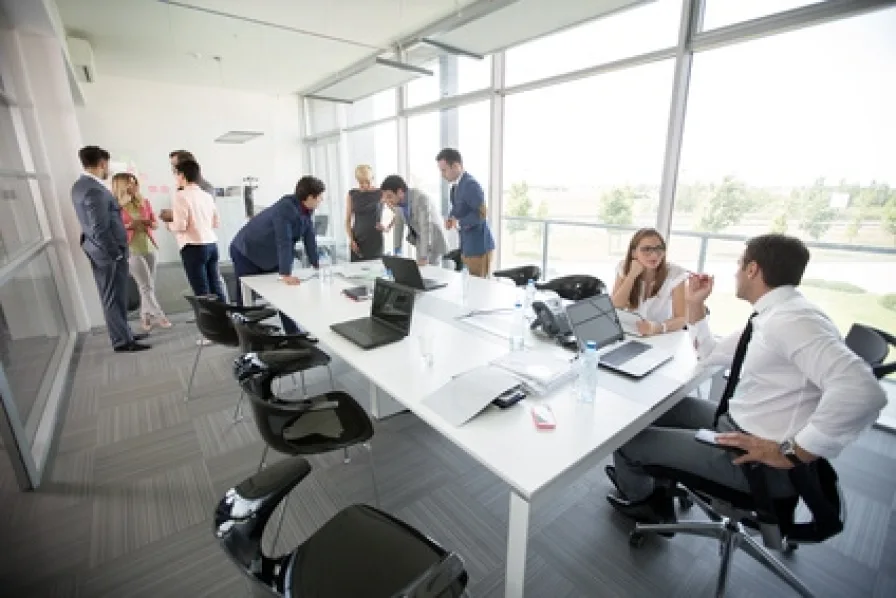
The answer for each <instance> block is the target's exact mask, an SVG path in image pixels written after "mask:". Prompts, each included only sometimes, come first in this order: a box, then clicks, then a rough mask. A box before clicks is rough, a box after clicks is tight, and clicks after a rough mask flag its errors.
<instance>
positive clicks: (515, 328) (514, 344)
mask: <svg viewBox="0 0 896 598" xmlns="http://www.w3.org/2000/svg"><path fill="white" fill-rule="evenodd" d="M525 338H526V314H525V313H524V312H523V304H522V303H520V302H519V301H517V302H516V304H515V305H514V307H513V324H512V328H511V330H510V350H511V351H522V350H523V349H524V348H525V341H524V339H525Z"/></svg>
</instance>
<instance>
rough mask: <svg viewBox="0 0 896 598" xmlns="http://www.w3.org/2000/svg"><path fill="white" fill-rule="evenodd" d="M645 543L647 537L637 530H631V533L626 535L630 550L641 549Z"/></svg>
mask: <svg viewBox="0 0 896 598" xmlns="http://www.w3.org/2000/svg"><path fill="white" fill-rule="evenodd" d="M646 541H647V535H646V534H643V533H641V532H639V531H638V530H632V532H631V533H630V534H629V535H628V545H629V546H631V547H632V548H642V547H643V546H644V543H645V542H646Z"/></svg>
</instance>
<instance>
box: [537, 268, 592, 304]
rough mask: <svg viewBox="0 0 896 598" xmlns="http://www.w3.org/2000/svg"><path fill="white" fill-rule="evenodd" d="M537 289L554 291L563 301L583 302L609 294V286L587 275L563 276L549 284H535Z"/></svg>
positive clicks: (550, 281)
mask: <svg viewBox="0 0 896 598" xmlns="http://www.w3.org/2000/svg"><path fill="white" fill-rule="evenodd" d="M535 288H537V289H541V290H548V291H554V292H555V293H557V295H559V296H560V297H562V298H563V299H568V300H570V301H581V300H582V299H588V298H589V297H594V296H595V295H603V294H605V293H606V292H607V285H605V284H604V283H603V281H602V280H601V279H599V278H595V277H594V276H588V275H587V274H573V275H572V276H561V277H559V278H554V279H553V280H549V281H548V282H543V283H535Z"/></svg>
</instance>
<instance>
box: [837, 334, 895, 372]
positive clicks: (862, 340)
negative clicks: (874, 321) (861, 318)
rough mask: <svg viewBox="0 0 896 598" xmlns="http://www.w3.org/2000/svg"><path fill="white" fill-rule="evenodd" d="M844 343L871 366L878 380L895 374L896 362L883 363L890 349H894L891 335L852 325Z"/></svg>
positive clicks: (893, 340) (893, 338) (893, 339)
mask: <svg viewBox="0 0 896 598" xmlns="http://www.w3.org/2000/svg"><path fill="white" fill-rule="evenodd" d="M845 341H846V346H847V347H849V348H850V349H852V350H853V352H855V353H856V354H857V355H858V356H859V357H861V358H862V359H864V360H865V361H866V362H867V363H868V365H870V366H871V371H872V372H874V376H875V377H876V378H877V379H878V380H880V379H881V378H883V377H884V376H889V375H890V374H892V373H893V372H896V361H891V362H890V363H884V360H885V359H886V358H887V355H889V354H890V348H891V347H896V337H894V336H893V335H892V334H889V333H887V332H884V331H883V330H879V329H877V328H873V327H871V326H865V325H864V324H853V325H852V327H851V328H850V329H849V332H848V333H847V334H846V339H845Z"/></svg>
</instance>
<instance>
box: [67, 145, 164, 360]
mask: <svg viewBox="0 0 896 598" xmlns="http://www.w3.org/2000/svg"><path fill="white" fill-rule="evenodd" d="M78 158H80V160H81V166H83V167H84V174H82V175H81V177H80V178H79V179H78V180H77V181H75V184H74V185H72V203H73V204H74V206H75V214H77V216H78V222H80V223H81V231H82V233H81V249H83V250H84V253H85V254H87V259H88V260H90V269H91V270H93V278H94V280H95V281H96V289H97V291H99V294H100V300H101V301H102V303H103V316H104V317H105V319H106V329H107V330H108V332H109V338H110V339H111V340H112V348H113V349H115V351H116V352H117V353H133V352H135V351H145V350H146V349H149V345H144V344H141V343H138V342H137V341H138V340H143V339H144V338H146V335H145V334H134V333H133V332H132V331H131V327H130V325H129V324H128V299H127V294H128V235H127V231H125V229H124V223H123V222H122V220H121V208H120V207H119V205H118V200H116V199H115V196H114V195H112V193H111V192H110V191H109V189H107V188H106V185H105V184H104V183H103V181H105V180H106V179H107V178H108V177H109V152H107V151H106V150H104V149H102V148H100V147H97V146H95V145H88V146H87V147H82V148H81V150H80V151H79V152H78Z"/></svg>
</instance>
